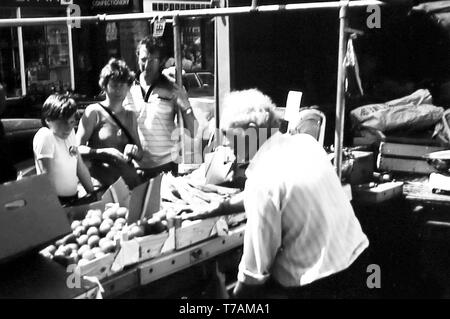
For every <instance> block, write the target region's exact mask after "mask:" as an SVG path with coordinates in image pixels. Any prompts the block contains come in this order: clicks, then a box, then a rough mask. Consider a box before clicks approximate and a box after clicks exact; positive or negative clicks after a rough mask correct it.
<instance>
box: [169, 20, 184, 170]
mask: <svg viewBox="0 0 450 319" xmlns="http://www.w3.org/2000/svg"><path fill="white" fill-rule="evenodd" d="M172 25H173V42H174V51H175V52H174V53H175V68H176V81H177V84H178V85H180V86H183V68H182V66H183V64H182V63H183V62H182V60H183V57H182V56H181V30H180V17H179V16H177V15H176V16H174V17H173V24H172ZM177 114H178V128H179V129H180V140H181V162H182V163H183V164H184V163H185V158H184V156H185V154H184V153H185V152H184V148H185V147H184V123H183V115H182V113H181V109H180V108H178V113H177Z"/></svg>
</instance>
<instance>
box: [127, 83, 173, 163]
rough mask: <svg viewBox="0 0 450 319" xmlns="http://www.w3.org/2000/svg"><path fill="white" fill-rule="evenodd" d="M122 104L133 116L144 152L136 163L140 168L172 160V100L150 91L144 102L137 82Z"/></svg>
mask: <svg viewBox="0 0 450 319" xmlns="http://www.w3.org/2000/svg"><path fill="white" fill-rule="evenodd" d="M123 105H124V107H125V108H126V109H130V110H132V111H134V112H135V113H136V116H137V123H138V133H139V138H140V140H141V144H142V149H143V151H144V154H143V157H142V160H141V161H140V162H139V163H140V165H141V167H143V168H154V167H158V166H161V165H165V164H167V163H170V162H174V161H176V160H177V156H178V148H177V142H178V138H179V135H180V133H179V132H178V130H176V126H175V122H174V119H175V112H176V107H175V105H174V102H173V100H167V99H164V98H161V97H159V96H158V94H153V93H152V94H151V95H150V97H149V100H148V102H145V101H144V98H143V97H142V91H141V87H140V85H139V84H134V85H132V86H131V89H130V93H129V94H128V95H127V98H126V99H125V101H124V102H123Z"/></svg>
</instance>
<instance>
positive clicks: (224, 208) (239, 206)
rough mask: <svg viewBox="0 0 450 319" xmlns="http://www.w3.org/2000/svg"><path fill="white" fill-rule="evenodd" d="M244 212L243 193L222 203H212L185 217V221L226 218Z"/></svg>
mask: <svg viewBox="0 0 450 319" xmlns="http://www.w3.org/2000/svg"><path fill="white" fill-rule="evenodd" d="M242 212H244V195H243V192H241V193H238V194H236V195H234V196H233V197H231V198H229V199H226V200H224V201H221V202H215V203H211V204H209V205H205V206H203V207H202V208H201V211H196V212H193V213H189V214H185V215H183V216H182V217H183V219H188V220H197V219H205V218H211V217H217V216H226V215H232V214H236V213H242Z"/></svg>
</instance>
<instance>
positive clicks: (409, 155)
mask: <svg viewBox="0 0 450 319" xmlns="http://www.w3.org/2000/svg"><path fill="white" fill-rule="evenodd" d="M444 149H445V148H444V147H440V146H435V145H419V144H402V143H391V142H383V143H381V144H380V152H379V155H378V160H377V167H378V169H379V170H380V171H390V172H403V173H415V174H430V173H433V172H435V171H436V170H435V168H434V167H432V166H431V165H429V164H428V163H427V161H426V159H425V158H424V157H423V156H424V155H426V154H429V153H433V152H437V151H441V150H444Z"/></svg>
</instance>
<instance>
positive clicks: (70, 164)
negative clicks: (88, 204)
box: [33, 94, 94, 205]
mask: <svg viewBox="0 0 450 319" xmlns="http://www.w3.org/2000/svg"><path fill="white" fill-rule="evenodd" d="M76 111H77V106H76V104H75V101H74V100H73V99H71V98H69V97H68V96H66V95H61V94H52V95H50V96H49V97H48V98H47V100H46V101H45V102H44V105H43V106H42V124H43V125H44V127H42V128H41V129H39V131H38V132H37V133H36V135H35V136H34V139H33V151H34V157H35V162H36V171H37V174H44V173H47V174H48V175H49V177H50V180H51V182H52V184H53V185H54V186H55V190H56V194H57V195H58V197H59V199H60V201H61V204H63V205H64V204H67V203H68V202H70V201H71V200H74V199H77V198H78V191H77V186H78V180H80V182H81V184H82V185H83V187H84V189H85V190H86V192H87V193H90V192H92V191H93V190H94V188H93V185H92V181H91V175H90V174H89V171H88V169H87V167H86V165H85V164H84V162H83V160H82V159H81V156H80V154H79V153H78V149H77V144H76V139H75V132H74V127H75V125H76Z"/></svg>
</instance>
